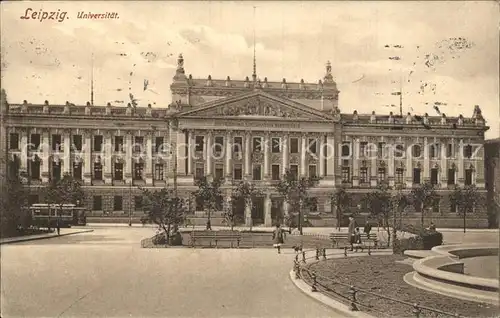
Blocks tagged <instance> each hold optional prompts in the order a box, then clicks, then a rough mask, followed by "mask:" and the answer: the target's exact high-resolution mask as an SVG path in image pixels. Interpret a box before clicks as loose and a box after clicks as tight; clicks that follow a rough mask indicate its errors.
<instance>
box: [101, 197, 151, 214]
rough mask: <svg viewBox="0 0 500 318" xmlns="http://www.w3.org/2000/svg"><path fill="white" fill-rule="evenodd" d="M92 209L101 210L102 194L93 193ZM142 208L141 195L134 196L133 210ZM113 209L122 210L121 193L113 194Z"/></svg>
mask: <svg viewBox="0 0 500 318" xmlns="http://www.w3.org/2000/svg"><path fill="white" fill-rule="evenodd" d="M92 199H93V200H92V210H93V211H102V210H103V208H102V207H103V204H102V201H103V199H102V196H100V195H94V197H93V198H92ZM142 208H143V197H142V196H134V209H135V211H140V210H142ZM113 211H123V197H122V196H121V195H115V196H114V197H113Z"/></svg>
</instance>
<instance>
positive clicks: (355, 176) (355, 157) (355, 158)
mask: <svg viewBox="0 0 500 318" xmlns="http://www.w3.org/2000/svg"><path fill="white" fill-rule="evenodd" d="M352 145H353V149H352V154H351V158H352V185H353V186H354V187H357V186H359V139H358V138H354V140H353V141H352Z"/></svg>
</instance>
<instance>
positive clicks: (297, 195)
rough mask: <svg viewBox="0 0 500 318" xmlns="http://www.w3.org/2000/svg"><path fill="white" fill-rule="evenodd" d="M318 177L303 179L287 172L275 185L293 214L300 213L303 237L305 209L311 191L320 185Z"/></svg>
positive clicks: (309, 201) (308, 202)
mask: <svg viewBox="0 0 500 318" xmlns="http://www.w3.org/2000/svg"><path fill="white" fill-rule="evenodd" d="M319 180H320V179H319V178H318V177H301V178H298V177H297V175H296V174H295V173H293V172H292V171H290V170H288V169H287V170H286V172H285V174H284V175H283V177H282V178H281V180H280V181H279V182H278V183H277V184H276V185H275V188H276V190H277V191H278V193H279V194H281V195H282V196H283V197H284V199H285V201H286V202H288V204H290V207H291V208H292V211H293V212H298V216H299V224H298V226H299V231H300V234H301V235H302V223H303V222H302V220H303V212H304V211H303V209H304V208H305V207H307V206H308V205H309V204H310V203H311V200H310V197H309V193H308V191H309V189H311V188H313V187H315V186H317V185H318V183H319Z"/></svg>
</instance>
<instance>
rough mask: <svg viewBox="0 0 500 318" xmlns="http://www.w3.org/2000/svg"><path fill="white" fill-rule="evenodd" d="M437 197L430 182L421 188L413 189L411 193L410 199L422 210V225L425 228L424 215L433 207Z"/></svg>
mask: <svg viewBox="0 0 500 318" xmlns="http://www.w3.org/2000/svg"><path fill="white" fill-rule="evenodd" d="M436 197H437V193H436V191H435V190H434V185H433V184H431V183H430V182H426V183H424V184H422V185H421V186H419V187H416V188H413V189H412V190H411V193H410V198H411V201H412V203H413V205H415V206H419V207H420V209H421V210H422V215H421V223H422V226H424V214H425V211H426V210H427V209H428V208H430V207H431V206H432V203H433V201H434V199H435V198H436Z"/></svg>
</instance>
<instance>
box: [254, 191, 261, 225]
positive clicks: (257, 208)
mask: <svg viewBox="0 0 500 318" xmlns="http://www.w3.org/2000/svg"><path fill="white" fill-rule="evenodd" d="M252 202H253V204H252V221H253V225H259V224H264V198H254V199H253V200H252Z"/></svg>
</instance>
